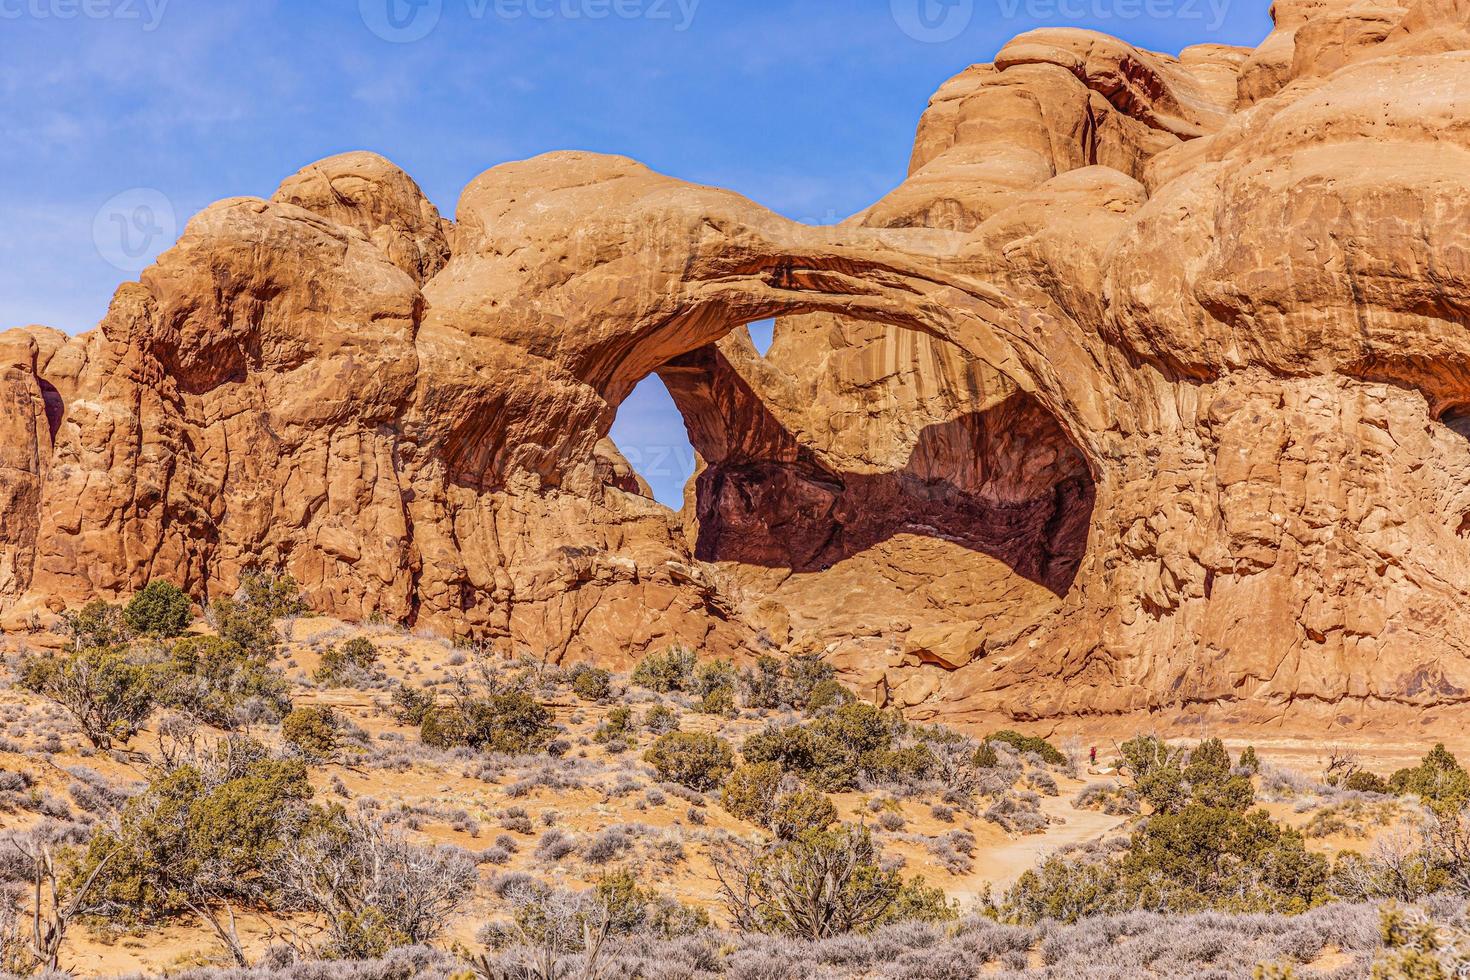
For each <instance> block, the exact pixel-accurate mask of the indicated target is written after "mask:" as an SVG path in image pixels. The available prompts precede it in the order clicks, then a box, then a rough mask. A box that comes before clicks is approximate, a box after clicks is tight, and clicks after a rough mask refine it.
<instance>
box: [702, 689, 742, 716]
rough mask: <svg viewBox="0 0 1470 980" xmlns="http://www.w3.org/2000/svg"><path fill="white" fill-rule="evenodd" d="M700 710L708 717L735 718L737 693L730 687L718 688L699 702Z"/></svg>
mask: <svg viewBox="0 0 1470 980" xmlns="http://www.w3.org/2000/svg"><path fill="white" fill-rule="evenodd" d="M699 710H700V712H701V713H703V714H706V715H717V716H719V717H721V718H733V717H735V692H734V690H733V689H731V688H728V687H717V688H715V689H714V690H713V691H710V692H709V693H708V694H706V695H705V696H704V697H702V698H701V699H700V701H699Z"/></svg>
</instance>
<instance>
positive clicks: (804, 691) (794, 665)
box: [784, 653, 836, 711]
mask: <svg viewBox="0 0 1470 980" xmlns="http://www.w3.org/2000/svg"><path fill="white" fill-rule="evenodd" d="M784 673H785V677H786V696H785V699H784V700H785V701H786V702H787V703H789V704H790V705H791V706H792V707H793V708H797V709H800V710H803V711H811V710H812V707H811V698H812V692H813V691H814V690H815V689H816V687H817V685H818V684H822V683H826V682H830V681H832V679H833V677H834V676H835V675H836V671H834V670H833V669H832V665H831V664H829V663H827V662H826V661H825V660H823V659H822V658H821V656H820V655H819V654H815V653H798V654H793V655H792V656H791V657H790V658H788V659H787V661H786V665H785V670H784Z"/></svg>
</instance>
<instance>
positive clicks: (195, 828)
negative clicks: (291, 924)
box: [69, 739, 320, 966]
mask: <svg viewBox="0 0 1470 980" xmlns="http://www.w3.org/2000/svg"><path fill="white" fill-rule="evenodd" d="M310 797H311V786H310V784H309V783H308V782H307V778H306V767H305V766H304V765H303V764H302V763H301V762H300V761H298V760H291V759H277V758H273V757H272V756H271V755H270V754H269V753H268V752H267V751H265V749H264V748H263V747H262V746H260V745H259V744H258V743H254V742H250V741H248V740H240V739H232V740H229V741H227V742H226V743H225V745H224V746H222V748H221V750H220V752H219V754H218V755H216V756H212V757H209V758H207V759H202V760H199V761H195V762H191V763H188V764H184V765H180V766H177V767H176V768H173V769H171V770H167V771H165V772H161V773H159V774H158V775H157V776H155V777H154V778H153V780H152V781H151V782H150V783H149V784H148V787H147V788H146V789H145V790H144V791H143V792H142V793H140V794H139V795H137V796H135V797H133V798H132V799H130V800H129V801H128V803H127V804H126V806H124V808H123V811H122V813H121V814H120V815H119V818H118V820H117V823H116V824H115V825H113V826H107V827H104V828H102V829H100V830H99V831H98V832H97V833H96V834H95V835H94V836H93V837H92V839H91V840H90V841H89V842H88V843H87V846H86V848H85V849H84V850H83V851H82V852H81V853H80V854H79V855H78V857H77V859H76V861H75V864H74V866H73V867H72V868H71V870H70V871H69V874H70V876H71V877H72V880H74V881H85V880H87V879H89V878H92V879H93V880H94V882H95V887H96V889H97V892H98V894H99V896H100V898H101V899H102V901H103V902H104V903H105V905H106V907H107V909H108V912H109V915H111V916H113V917H115V918H118V919H120V920H121V921H132V922H140V923H146V922H151V921H155V920H159V919H167V918H172V917H174V916H178V915H183V914H186V913H192V914H194V915H198V916H201V917H202V918H204V919H205V921H207V922H209V923H210V925H211V927H212V928H213V930H214V932H215V934H216V935H217V936H218V937H219V938H220V939H221V940H222V941H223V942H224V943H225V945H226V946H228V947H229V948H230V951H231V953H232V954H233V955H234V957H235V959H236V961H237V962H238V963H240V964H241V965H242V966H243V965H244V963H245V960H244V956H243V953H242V952H241V950H240V946H239V940H238V938H236V937H235V936H234V935H233V926H232V923H233V913H232V912H231V911H230V910H231V906H232V905H234V904H239V903H245V904H250V905H254V906H257V907H267V908H269V907H273V906H275V905H277V904H279V903H280V901H281V900H282V897H283V884H282V876H281V874H280V867H281V860H282V857H283V855H284V853H285V849H286V848H287V846H288V845H289V842H291V841H292V840H294V839H297V838H299V837H300V836H301V834H302V831H303V830H304V829H305V828H306V827H307V826H308V825H309V824H310V822H311V821H312V820H314V819H320V816H319V815H314V811H313V810H312V809H311V808H310V807H309V806H308V805H307V801H308V800H309V799H310Z"/></svg>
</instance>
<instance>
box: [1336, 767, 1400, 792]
mask: <svg viewBox="0 0 1470 980" xmlns="http://www.w3.org/2000/svg"><path fill="white" fill-rule="evenodd" d="M1342 788H1343V789H1345V790H1349V791H1351V792H1355V793H1379V794H1382V795H1385V796H1386V795H1389V794H1391V793H1392V792H1393V787H1392V786H1390V785H1388V780H1386V779H1384V778H1383V777H1382V776H1380V775H1378V773H1376V772H1373V771H1371V770H1369V769H1358V770H1356V771H1354V772H1352V773H1349V774H1348V777H1347V779H1344V780H1343V782H1342Z"/></svg>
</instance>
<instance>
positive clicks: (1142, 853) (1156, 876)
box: [1122, 803, 1328, 914]
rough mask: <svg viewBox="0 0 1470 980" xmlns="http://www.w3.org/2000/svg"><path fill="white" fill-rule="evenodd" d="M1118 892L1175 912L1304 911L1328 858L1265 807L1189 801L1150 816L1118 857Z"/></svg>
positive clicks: (1318, 889) (1320, 886) (1314, 899)
mask: <svg viewBox="0 0 1470 980" xmlns="http://www.w3.org/2000/svg"><path fill="white" fill-rule="evenodd" d="M1122 870H1123V874H1124V876H1125V881H1124V890H1125V892H1127V893H1129V894H1131V895H1135V896H1137V900H1138V904H1140V905H1142V906H1144V907H1150V908H1159V909H1166V910H1169V911H1174V912H1192V911H1198V910H1203V909H1211V908H1213V909H1222V910H1225V911H1235V912H1284V913H1288V914H1295V913H1298V912H1303V911H1306V910H1307V909H1309V908H1311V907H1312V906H1314V905H1316V904H1319V903H1320V902H1322V901H1324V900H1325V898H1326V883H1327V876H1328V866H1327V861H1326V859H1325V858H1324V857H1322V855H1320V854H1314V853H1311V852H1309V851H1307V850H1306V847H1305V843H1304V840H1303V838H1302V835H1301V833H1300V832H1298V831H1296V830H1293V829H1291V828H1288V827H1285V826H1283V825H1281V824H1277V823H1274V822H1273V821H1272V820H1271V818H1270V816H1269V815H1268V814H1267V813H1266V811H1264V810H1253V811H1251V812H1249V813H1240V812H1238V811H1234V810H1225V809H1220V808H1216V807H1207V806H1202V805H1200V804H1197V803H1195V804H1190V805H1188V806H1186V807H1184V808H1183V809H1182V810H1180V811H1179V812H1178V813H1160V814H1156V815H1154V816H1152V817H1150V818H1149V819H1148V820H1147V821H1145V822H1144V824H1143V825H1142V826H1141V827H1140V828H1139V829H1138V830H1136V831H1134V834H1133V837H1132V839H1131V840H1130V841H1129V847H1128V853H1127V856H1126V857H1125V858H1124V859H1123V862H1122Z"/></svg>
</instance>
